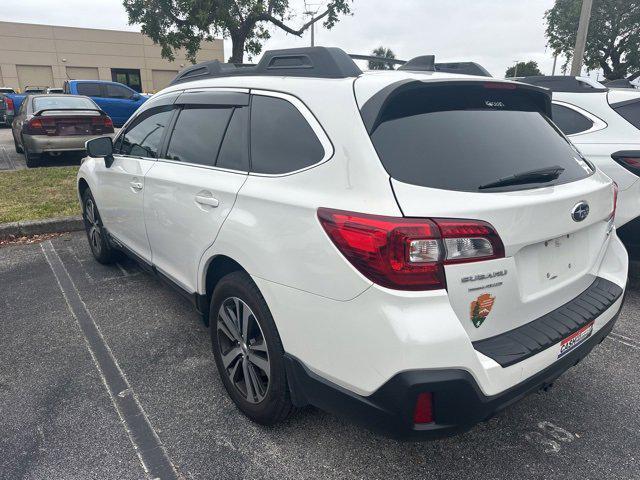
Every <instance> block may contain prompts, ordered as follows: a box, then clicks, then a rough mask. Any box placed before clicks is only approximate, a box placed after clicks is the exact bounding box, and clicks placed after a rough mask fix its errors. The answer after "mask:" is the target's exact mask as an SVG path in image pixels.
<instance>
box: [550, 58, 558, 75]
mask: <svg viewBox="0 0 640 480" xmlns="http://www.w3.org/2000/svg"><path fill="white" fill-rule="evenodd" d="M556 63H558V54H557V53H556V54H555V55H554V56H553V70H551V75H555V74H556Z"/></svg>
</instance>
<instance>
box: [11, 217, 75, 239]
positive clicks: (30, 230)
mask: <svg viewBox="0 0 640 480" xmlns="http://www.w3.org/2000/svg"><path fill="white" fill-rule="evenodd" d="M83 228H84V223H83V222H82V217H81V216H79V215H78V216H75V217H60V218H46V219H44V220H26V221H24V222H11V223H0V239H4V238H8V237H24V236H28V235H41V234H43V233H61V232H74V231H76V230H82V229H83Z"/></svg>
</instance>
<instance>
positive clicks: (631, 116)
mask: <svg viewBox="0 0 640 480" xmlns="http://www.w3.org/2000/svg"><path fill="white" fill-rule="evenodd" d="M520 81H523V82H526V83H530V84H533V85H537V86H541V87H546V88H549V89H551V91H552V92H553V106H552V110H553V121H554V122H555V123H556V125H558V127H560V129H561V130H562V131H563V132H564V133H565V134H566V135H567V136H568V137H569V138H570V139H571V141H572V142H573V143H574V145H576V147H578V149H579V150H580V151H581V152H582V153H583V154H584V156H585V157H586V158H587V159H588V160H590V161H592V162H593V163H594V164H595V165H596V166H597V167H598V168H600V169H601V170H602V171H603V172H604V173H606V174H607V175H608V176H609V177H611V178H612V179H613V180H614V181H615V182H616V183H617V184H618V188H619V189H620V194H619V198H618V210H617V212H616V227H617V228H618V229H619V230H618V233H619V234H620V236H621V238H622V239H623V241H624V242H625V244H626V245H627V247H628V248H630V249H632V250H635V253H640V218H638V217H639V216H640V181H639V180H640V178H638V177H640V90H636V89H633V88H626V89H622V88H621V89H611V88H607V87H606V86H604V85H602V84H601V83H598V82H596V81H594V80H592V79H590V78H585V77H569V76H550V77H544V76H543V77H524V78H522V79H521V80H520ZM623 226H624V228H621V227H623Z"/></svg>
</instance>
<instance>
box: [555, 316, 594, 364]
mask: <svg viewBox="0 0 640 480" xmlns="http://www.w3.org/2000/svg"><path fill="white" fill-rule="evenodd" d="M592 333H593V322H591V323H588V324H587V325H585V326H584V327H582V328H581V329H580V330H578V331H577V332H575V333H572V334H571V335H569V336H568V337H567V338H565V339H564V340H562V342H561V343H560V353H558V358H560V357H563V356H564V355H565V354H567V353H569V352H570V351H571V350H573V349H574V348H576V347H577V346H578V345H581V344H582V343H583V342H584V341H585V340H586V339H587V338H589V337H590V336H591V334H592Z"/></svg>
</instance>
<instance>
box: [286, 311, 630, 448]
mask: <svg viewBox="0 0 640 480" xmlns="http://www.w3.org/2000/svg"><path fill="white" fill-rule="evenodd" d="M618 314H619V310H618V312H616V314H615V316H614V317H613V318H612V319H611V320H610V321H609V322H608V323H607V324H606V325H605V326H603V327H602V328H601V329H600V330H598V331H597V332H595V333H594V334H593V335H592V336H591V337H590V338H589V339H587V340H586V341H585V342H584V343H583V344H582V345H580V346H579V347H577V348H576V349H574V350H572V351H571V352H569V353H568V354H567V355H565V356H563V357H562V358H560V359H558V360H557V361H555V362H554V363H553V364H551V365H550V366H549V367H547V368H546V369H544V370H541V371H540V372H538V373H537V374H535V375H533V376H531V377H529V378H528V379H526V380H524V381H523V382H521V383H519V384H517V385H515V386H513V387H511V388H509V389H507V390H505V391H504V392H501V393H499V394H497V395H492V396H486V395H484V393H483V392H482V390H481V389H480V387H479V386H478V384H477V382H476V381H475V379H474V378H473V376H472V375H471V374H470V373H469V372H467V371H464V370H458V369H447V370H411V371H407V372H402V373H399V374H397V375H395V376H394V377H392V378H391V379H390V380H389V381H387V382H386V383H385V384H384V385H382V386H381V387H380V388H379V389H378V390H376V391H375V392H374V393H373V394H371V395H369V396H361V395H358V394H356V393H354V392H351V391H349V390H347V389H345V388H342V387H340V386H338V385H336V384H334V383H332V382H330V381H328V380H326V379H324V378H322V377H320V376H319V375H316V374H315V373H313V372H311V371H310V370H309V369H308V368H307V367H306V366H305V365H304V364H303V363H302V362H301V361H300V360H298V359H297V358H295V357H294V356H292V355H289V354H285V368H286V371H287V381H288V383H289V389H290V391H291V398H292V401H293V403H294V404H295V405H296V406H298V407H303V406H305V405H314V406H316V407H317V408H320V409H322V410H325V411H327V412H331V413H333V414H336V415H339V416H341V417H344V418H347V419H350V420H351V421H353V422H354V423H357V424H359V425H362V426H364V427H366V428H369V429H371V430H374V431H376V432H379V433H381V434H383V435H386V436H390V437H393V438H400V439H414V440H419V439H429V438H439V437H445V436H449V435H452V434H455V433H460V432H463V431H465V430H469V429H470V428H471V427H473V425H475V424H476V423H478V422H482V421H485V420H488V419H489V418H491V417H492V416H494V415H495V414H496V413H497V412H499V411H501V410H503V409H504V408H506V407H508V406H509V405H511V404H513V403H515V402H517V401H519V400H521V399H522V398H524V397H526V396H527V395H529V394H531V393H533V392H536V391H540V390H547V389H548V388H549V387H551V386H552V385H553V382H554V381H555V380H556V379H557V378H558V377H559V376H560V375H562V374H563V373H564V372H565V371H566V370H568V369H569V368H571V367H573V366H574V365H576V364H577V363H578V362H580V361H581V360H582V359H583V358H584V357H585V356H587V354H588V353H589V352H590V351H591V350H592V349H593V348H594V347H595V346H596V345H598V344H599V343H600V342H602V341H603V340H604V338H605V337H606V336H607V335H608V334H609V332H611V330H612V329H613V326H614V325H615V323H616V320H617V318H618ZM421 392H432V394H433V408H434V420H435V422H434V423H431V424H426V425H415V424H414V423H413V420H412V414H413V409H414V406H415V402H416V399H417V396H418V394H419V393H421Z"/></svg>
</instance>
